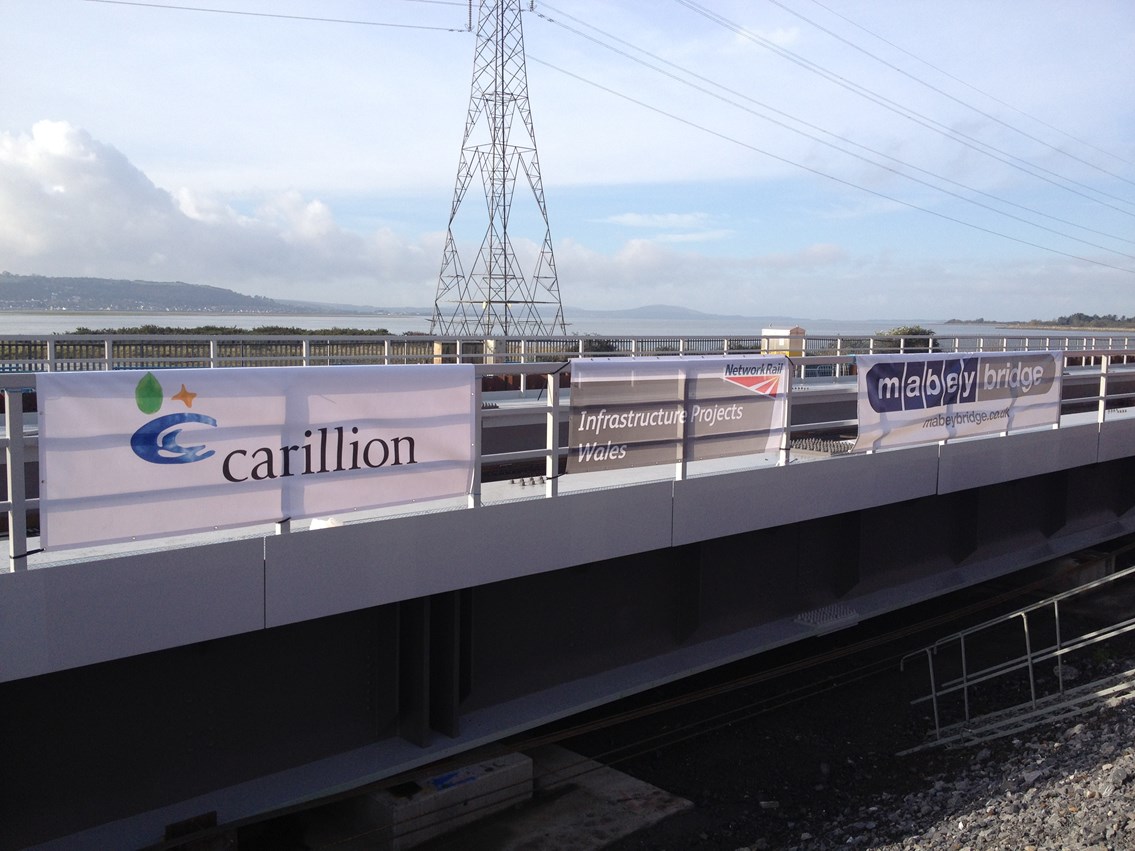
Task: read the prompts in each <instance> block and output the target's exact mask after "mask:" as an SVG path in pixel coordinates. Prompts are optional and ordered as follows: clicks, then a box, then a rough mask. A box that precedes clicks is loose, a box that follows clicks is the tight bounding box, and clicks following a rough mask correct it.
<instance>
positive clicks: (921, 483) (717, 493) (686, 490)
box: [674, 444, 938, 546]
mask: <svg viewBox="0 0 1135 851" xmlns="http://www.w3.org/2000/svg"><path fill="white" fill-rule="evenodd" d="M937 476H938V446H937V445H936V444H935V445H933V446H919V447H915V448H912V449H903V450H898V451H894V452H880V453H876V454H874V455H848V456H844V457H837V458H831V459H826V460H823V461H811V462H804V463H797V464H790V465H789V466H787V467H766V468H762V469H758V470H746V471H744V472H741V473H732V474H729V475H720V476H706V477H704V478H697V479H689V480H687V481H682V482H675V484H674V544H675V546H678V545H681V544H689V543H694V542H696V541H706V540H709V539H711V538H718V537H722V536H724V535H736V534H738V533H741V532H750V531H753V530H755V529H766V528H768V527H770V526H779V525H782V524H785V523H797V522H800V521H803V520H812V519H815V518H817V517H824V516H827V515H830V514H842V513H844V512H847V511H858V510H859V509H862V508H874V507H876V506H879V505H886V504H888V503H892V502H900V501H902V500H906V499H917V498H918V497H923V496H931V495H932V494H934V492H935V487H936V484H937Z"/></svg>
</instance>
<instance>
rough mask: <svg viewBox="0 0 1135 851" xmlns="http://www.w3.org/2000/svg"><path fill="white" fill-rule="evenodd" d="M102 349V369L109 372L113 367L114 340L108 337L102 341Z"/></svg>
mask: <svg viewBox="0 0 1135 851" xmlns="http://www.w3.org/2000/svg"><path fill="white" fill-rule="evenodd" d="M102 350H103V362H104V364H105V365H104V366H103V369H105V370H106V371H107V372H109V371H110V370H112V369H114V341H113V340H112V339H111V338H110V337H107V338H106V339H105V340H103V341H102Z"/></svg>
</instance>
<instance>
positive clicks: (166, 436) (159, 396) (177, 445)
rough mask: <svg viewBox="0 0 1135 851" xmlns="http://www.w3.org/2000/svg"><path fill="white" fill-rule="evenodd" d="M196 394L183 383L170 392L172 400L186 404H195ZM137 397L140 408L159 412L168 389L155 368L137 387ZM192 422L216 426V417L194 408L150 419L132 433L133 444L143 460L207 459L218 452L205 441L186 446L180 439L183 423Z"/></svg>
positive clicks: (183, 462)
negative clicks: (158, 376) (177, 388)
mask: <svg viewBox="0 0 1135 851" xmlns="http://www.w3.org/2000/svg"><path fill="white" fill-rule="evenodd" d="M196 398H197V394H196V393H193V392H191V391H190V390H188V389H187V388H186V386H185V385H184V384H182V385H181V390H179V391H178V392H177V393H174V394H173V395H172V396H170V399H169V400H170V401H171V402H180V403H181V404H183V405H184V406H185V407H186V408H192V407H193V401H194V399H196ZM134 401H135V402H136V403H137V405H138V410H140V411H141V412H142V413H143V414H146V415H147V416H148V415H150V414H156V413H158V411H160V410H161V408H162V405H163V404H164V403H165V401H166V399H165V393H164V391H163V390H162V385H161V382H159V381H158V379H157V378H155V377H154V374H153V373H152V372H147V373H146V374H145V375H144V376H143V377H142V379H141V380H140V381H139V382H138V384H137V386H136V387H135V388H134ZM191 423H196V424H200V425H206V426H211V427H213V428H216V426H217V421H216V420H215V419H213V418H212V417H210V416H206V415H205V414H198V413H194V412H192V411H188V410H187V411H179V412H177V413H172V414H165V415H164V416H160V417H157V418H155V419H152V420H149V421H148V422H146V423H145V424H144V425H142V427H141V428H139V429H138V430H137V431H136V432H134V434H133V435H131V437H130V448H131V449H133V450H134V454H135V455H137V456H138V457H139V458H141V459H142V460H143V461H148V462H149V463H151V464H192V463H194V462H196V461H204V460H205V459H206V458H211V457H212V456H213V455H214V454H215V453H214V452H213V450H212V449H206V448H205V444H204V443H200V444H190V445H188V446H185V445H183V444H182V442H181V435H182V432H183V431H184V427H185V426H186V425H189V424H191Z"/></svg>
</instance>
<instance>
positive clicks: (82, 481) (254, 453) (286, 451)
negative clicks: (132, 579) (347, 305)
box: [37, 364, 476, 549]
mask: <svg viewBox="0 0 1135 851" xmlns="http://www.w3.org/2000/svg"><path fill="white" fill-rule="evenodd" d="M474 380H475V376H474V371H473V367H472V366H471V365H465V364H461V365H458V364H446V365H440V364H438V365H434V364H421V365H399V366H326V367H254V368H246V369H170V370H154V371H152V372H147V371H141V370H139V371H135V370H129V371H125V370H124V371H121V372H119V371H114V372H71V373H47V374H44V375H40V376H38V377H37V391H38V395H39V406H40V408H39V410H40V477H41V482H40V494H41V502H40V507H41V515H42V516H41V537H42V542H43V546H44V548H45V549H53V548H63V547H75V546H85V545H90V544H97V543H110V542H115V541H123V540H131V539H136V538H137V539H140V538H151V537H158V536H163V535H178V534H185V533H190V532H200V531H207V530H212V529H220V528H228V527H236V526H244V525H252V524H258V523H269V522H276V521H282V520H287V519H299V518H305V517H316V516H326V515H330V514H335V513H342V512H350V511H355V510H357V509H368V508H379V507H383V506H390V505H396V504H401V503H409V502H415V501H417V500H426V499H440V498H446V497H452V496H459V495H462V494H465V493H467V492H468V488H469V484H470V482H471V480H472V471H473V443H474V440H473V430H474V427H475V422H476V419H475V417H476V412H475V410H474V405H475V392H474Z"/></svg>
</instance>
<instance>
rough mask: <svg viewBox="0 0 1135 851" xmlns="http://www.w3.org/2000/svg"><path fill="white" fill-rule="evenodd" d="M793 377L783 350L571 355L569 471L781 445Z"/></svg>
mask: <svg viewBox="0 0 1135 851" xmlns="http://www.w3.org/2000/svg"><path fill="white" fill-rule="evenodd" d="M790 377H791V369H790V366H789V361H788V359H787V358H785V357H762V356H738V357H717V356H715V357H690V358H677V357H661V358H626V359H622V358H618V359H617V358H580V359H579V360H573V361H572V366H571V425H570V432H569V455H568V466H567V469H568V472H569V473H581V472H590V471H593V470H612V469H621V468H626V467H643V466H648V465H652V464H673V463H676V462H678V461H680V460H682V459H685V460H686V461H697V460H702V459H706V458H722V457H726V456H731V455H748V454H755V453H761V452H769V451H775V450H778V449H779V448H780V442H781V438H782V436H783V434H784V430H785V420H786V417H787V415H788V404H787V392H788V384H789V380H790Z"/></svg>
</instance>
